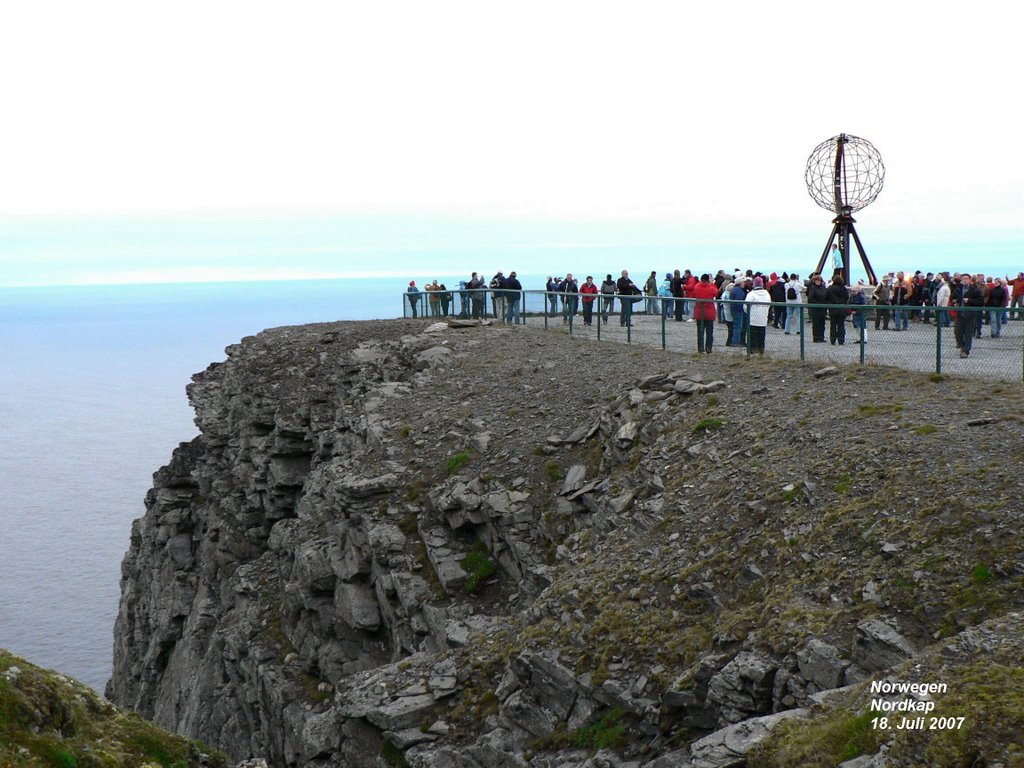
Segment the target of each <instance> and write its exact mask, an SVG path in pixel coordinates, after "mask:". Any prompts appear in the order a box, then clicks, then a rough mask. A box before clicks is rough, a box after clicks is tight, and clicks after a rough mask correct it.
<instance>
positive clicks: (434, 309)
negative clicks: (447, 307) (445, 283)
mask: <svg viewBox="0 0 1024 768" xmlns="http://www.w3.org/2000/svg"><path fill="white" fill-rule="evenodd" d="M423 290H424V291H426V292H427V297H428V298H427V301H428V302H429V304H430V316H431V317H438V316H440V314H441V312H440V306H441V305H440V298H441V297H440V296H439V294H438V291H440V290H441V286H439V285H438V284H437V278H434V282H432V283H430V284H428V285H425V286H423Z"/></svg>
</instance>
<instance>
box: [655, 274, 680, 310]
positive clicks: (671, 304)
mask: <svg viewBox="0 0 1024 768" xmlns="http://www.w3.org/2000/svg"><path fill="white" fill-rule="evenodd" d="M658 296H660V297H661V316H662V317H663V318H664V319H666V320H668V318H669V317H670V316H671V315H672V313H673V311H674V310H675V303H676V302H675V299H673V298H672V274H671V273H670V272H666V273H665V279H664V280H662V281H661V285H660V286H658Z"/></svg>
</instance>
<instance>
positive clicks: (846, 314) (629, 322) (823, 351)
mask: <svg viewBox="0 0 1024 768" xmlns="http://www.w3.org/2000/svg"><path fill="white" fill-rule="evenodd" d="M434 293H435V292H421V293H419V294H408V293H407V294H404V295H403V313H402V314H403V317H408V316H409V315H410V314H412V312H411V310H412V307H413V305H410V303H409V297H410V296H418V297H419V301H418V303H419V308H420V309H422V308H426V309H428V310H430V311H428V312H427V313H426V314H424V313H422V312H417V313H416V314H415V315H414V316H416V315H419V316H425V317H428V318H431V319H444V318H445V317H464V318H467V319H472V318H474V317H478V318H487V319H497V320H499V321H502V322H511V323H519V324H527V323H529V324H538V325H539V324H541V323H543V326H544V328H545V329H555V330H562V331H563V332H566V333H568V334H570V335H572V336H582V337H585V338H594V339H595V340H598V341H602V340H609V341H619V342H624V343H627V344H633V343H639V344H645V345H651V346H660V347H661V348H662V349H671V350H676V351H680V352H687V351H690V352H698V351H699V349H698V341H697V335H698V334H697V330H698V329H697V326H698V325H699V323H697V322H694V321H693V317H694V316H695V315H696V314H698V312H697V311H696V310H697V307H698V306H702V305H707V304H714V306H715V312H714V314H715V320H714V321H709V322H710V323H711V328H710V331H709V330H708V328H706V327H704V326H702V327H701V328H700V330H701V332H702V333H703V334H704V336H705V339H706V338H707V334H708V333H710V339H711V345H710V351H711V352H717V353H725V354H733V355H735V354H746V355H749V354H758V353H762V354H765V355H767V356H771V357H776V358H782V359H799V360H810V361H820V362H822V363H823V364H830V363H856V364H860V365H889V366H894V367H898V368H905V369H910V370H920V371H931V372H934V373H936V374H942V373H957V374H962V375H968V376H976V377H982V378H989V379H1010V380H1016V381H1024V312H1021V311H1019V310H1018V311H1017V312H1016V313H1014V312H1013V311H1011V310H1010V309H1009V308H993V307H966V308H960V307H934V306H926V305H921V306H919V305H874V304H867V305H861V304H842V305H837V304H802V303H801V304H794V303H789V302H769V303H757V304H754V303H752V302H744V301H731V300H727V299H716V300H710V299H692V298H686V299H678V298H666V297H662V296H635V295H634V296H622V295H619V294H600V293H599V294H596V295H590V294H588V295H584V294H572V293H568V294H566V293H558V292H551V291H525V290H524V291H507V292H502V291H498V292H495V291H493V290H491V289H481V290H469V289H467V290H466V291H448V292H447V293H449V294H452V298H451V300H450V301H449V302H448V303H447V304H445V303H444V302H443V301H442V298H441V297H440V296H438V297H437V301H436V302H432V301H430V300H429V297H431V296H432V295H433V294H434ZM460 294H462V296H461V297H460ZM591 296H593V298H592V300H591V301H588V299H591ZM474 297H475V298H476V304H475V305H474V303H473V298H474ZM460 299H461V300H460ZM495 299H497V301H495ZM677 302H681V303H682V304H677ZM751 304H753V306H755V307H758V308H759V309H760V310H761V311H763V310H765V308H767V311H768V313H769V319H768V324H767V326H765V332H764V340H763V346H762V345H761V338H760V332H759V331H758V330H757V329H756V328H755V330H754V332H753V333H751V332H750V331H749V329H750V325H749V317H748V309H749V306H750V305H751ZM513 305H514V306H515V310H517V311H514V312H510V311H509V310H510V307H512V306H513ZM446 306H447V310H448V313H447V315H445V314H444V309H445V307H446ZM684 306H685V309H684ZM677 307H678V308H679V309H680V310H684V311H683V312H682V319H683V320H684V321H685V322H676V320H675V317H676V309H677ZM794 313H795V314H794ZM790 315H791V316H792V317H791V318H790V317H789V316H790ZM1011 315H1013V317H1012V319H1011ZM734 316H735V317H736V318H737V321H738V322H740V323H741V325H740V327H739V328H737V327H736V321H734V320H733V317H734ZM833 318H834V321H833ZM613 319H614V322H612V320H613ZM787 320H788V323H787ZM701 346H703V344H702V345H701ZM705 351H707V350H705Z"/></svg>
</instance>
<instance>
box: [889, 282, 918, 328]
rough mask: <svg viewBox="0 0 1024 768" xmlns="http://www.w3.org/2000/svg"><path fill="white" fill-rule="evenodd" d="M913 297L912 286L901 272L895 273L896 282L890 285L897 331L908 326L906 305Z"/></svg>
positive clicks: (908, 319)
mask: <svg viewBox="0 0 1024 768" xmlns="http://www.w3.org/2000/svg"><path fill="white" fill-rule="evenodd" d="M913 298H914V286H913V285H912V284H911V283H910V281H909V280H907V279H906V278H905V277H904V276H903V273H902V272H897V273H896V282H895V284H894V285H893V287H892V305H893V307H894V309H893V320H894V321H895V324H896V330H897V331H905V330H907V329H908V328H909V327H910V318H909V317H908V316H907V307H908V306H909V304H910V302H911V301H912V300H913Z"/></svg>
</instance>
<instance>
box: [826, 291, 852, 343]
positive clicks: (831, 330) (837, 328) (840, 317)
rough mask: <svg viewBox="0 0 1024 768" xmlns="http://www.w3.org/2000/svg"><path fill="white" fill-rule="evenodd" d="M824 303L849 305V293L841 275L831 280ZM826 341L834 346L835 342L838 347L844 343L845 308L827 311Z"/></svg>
mask: <svg viewBox="0 0 1024 768" xmlns="http://www.w3.org/2000/svg"><path fill="white" fill-rule="evenodd" d="M825 297H826V301H828V303H829V304H849V303H850V291H849V290H847V288H846V284H845V283H843V276H842V275H841V274H838V275H836V276H835V277H833V278H832V284H831V285H829V287H828V288H827V289H826V290H825ZM828 340H829V342H830V343H831V344H832V345H833V346H834V345H835V344H836V342H839V344H840V345H842V344H845V343H846V308H845V307H844V308H842V309H839V308H834V309H833V308H830V309H829V310H828Z"/></svg>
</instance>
